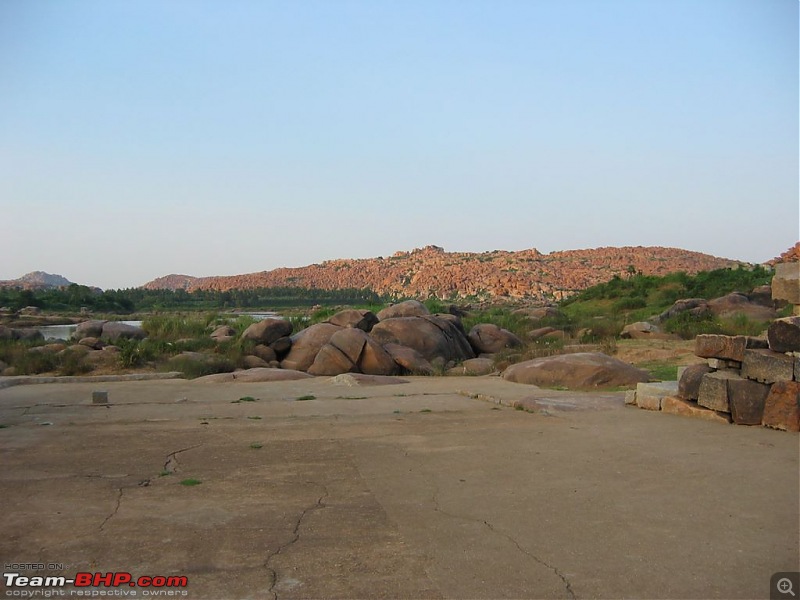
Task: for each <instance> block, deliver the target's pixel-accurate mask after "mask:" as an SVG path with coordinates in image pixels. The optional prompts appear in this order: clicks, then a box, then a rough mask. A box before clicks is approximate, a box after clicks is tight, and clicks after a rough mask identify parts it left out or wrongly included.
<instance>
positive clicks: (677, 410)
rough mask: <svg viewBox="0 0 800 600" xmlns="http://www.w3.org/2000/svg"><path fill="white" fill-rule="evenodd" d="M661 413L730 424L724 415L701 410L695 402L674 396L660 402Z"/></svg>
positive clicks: (713, 411)
mask: <svg viewBox="0 0 800 600" xmlns="http://www.w3.org/2000/svg"><path fill="white" fill-rule="evenodd" d="M661 412H664V413H667V414H670V415H680V416H682V417H694V418H696V419H703V420H704V421H713V422H714V423H725V424H728V423H730V422H731V418H730V416H728V415H726V414H725V413H720V412H717V411H715V410H710V409H708V408H703V407H702V406H699V405H698V404H697V403H696V402H691V401H689V400H683V399H682V398H678V397H676V396H667V397H666V398H663V399H662V400H661Z"/></svg>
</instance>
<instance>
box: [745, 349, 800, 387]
mask: <svg viewBox="0 0 800 600" xmlns="http://www.w3.org/2000/svg"><path fill="white" fill-rule="evenodd" d="M742 377H746V378H747V379H754V380H755V381H760V382H761V383H775V382H776V381H791V380H792V379H793V378H794V358H793V357H791V356H789V355H787V354H781V353H780V352H773V351H772V350H745V352H744V361H743V362H742Z"/></svg>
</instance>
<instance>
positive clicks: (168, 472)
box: [158, 469, 172, 477]
mask: <svg viewBox="0 0 800 600" xmlns="http://www.w3.org/2000/svg"><path fill="white" fill-rule="evenodd" d="M168 475H172V471H167V470H166V469H164V470H163V471H161V473H159V474H158V476H159V477H167V476H168Z"/></svg>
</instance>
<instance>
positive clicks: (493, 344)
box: [467, 323, 522, 354]
mask: <svg viewBox="0 0 800 600" xmlns="http://www.w3.org/2000/svg"><path fill="white" fill-rule="evenodd" d="M467 338H468V339H469V343H470V344H472V347H473V348H474V349H475V353H476V354H495V353H497V352H500V351H501V350H505V349H506V348H516V347H518V346H521V345H522V340H521V339H519V338H518V337H517V336H516V335H514V334H513V333H511V332H510V331H509V330H508V329H502V328H500V327H498V326H497V325H494V324H492V323H478V324H477V325H475V326H474V327H473V328H472V329H470V330H469V335H468V336H467Z"/></svg>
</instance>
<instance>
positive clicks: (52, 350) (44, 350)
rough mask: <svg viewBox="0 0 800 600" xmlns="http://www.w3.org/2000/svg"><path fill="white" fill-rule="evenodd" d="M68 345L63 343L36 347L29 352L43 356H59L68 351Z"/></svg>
mask: <svg viewBox="0 0 800 600" xmlns="http://www.w3.org/2000/svg"><path fill="white" fill-rule="evenodd" d="M66 347H67V345H66V344H62V343H56V344H45V345H44V346H35V347H33V348H31V349H30V350H28V352H33V353H41V354H58V353H59V352H61V351H62V350H64V349H66Z"/></svg>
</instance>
